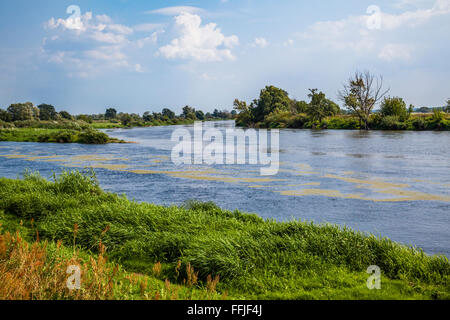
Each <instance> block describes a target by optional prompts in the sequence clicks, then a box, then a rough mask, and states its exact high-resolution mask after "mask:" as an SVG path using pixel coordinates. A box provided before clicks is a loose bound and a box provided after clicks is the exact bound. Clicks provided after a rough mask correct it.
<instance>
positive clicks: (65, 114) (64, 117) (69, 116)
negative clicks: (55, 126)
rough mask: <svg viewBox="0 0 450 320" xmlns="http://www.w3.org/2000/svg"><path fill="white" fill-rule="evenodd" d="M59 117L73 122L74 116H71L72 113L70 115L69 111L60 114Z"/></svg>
mask: <svg viewBox="0 0 450 320" xmlns="http://www.w3.org/2000/svg"><path fill="white" fill-rule="evenodd" d="M59 115H60V116H61V118H63V119H67V120H72V119H73V118H72V116H71V115H70V113H68V112H67V111H61V112H60V113H59Z"/></svg>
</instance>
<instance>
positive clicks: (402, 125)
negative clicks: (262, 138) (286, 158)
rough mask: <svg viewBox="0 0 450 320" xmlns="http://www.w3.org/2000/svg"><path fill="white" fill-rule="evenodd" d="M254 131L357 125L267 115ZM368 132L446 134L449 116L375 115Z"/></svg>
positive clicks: (339, 119) (345, 118)
mask: <svg viewBox="0 0 450 320" xmlns="http://www.w3.org/2000/svg"><path fill="white" fill-rule="evenodd" d="M237 124H238V125H240V126H248V125H249V124H246V123H239V121H238V122H237ZM252 126H254V127H257V128H292V129H332V130H337V129H345V130H360V129H362V126H361V123H360V122H359V119H358V118H357V117H354V116H352V115H337V116H332V117H326V118H324V119H322V120H320V121H319V120H313V119H311V118H310V117H308V116H307V115H306V114H303V113H300V114H295V115H292V114H290V113H289V112H286V113H276V114H272V115H269V116H267V117H266V118H265V120H264V121H262V122H258V123H255V124H252ZM369 127H370V129H371V130H410V131H422V130H428V131H429V130H438V131H439V130H440V131H448V130H450V115H448V114H444V113H440V114H436V115H435V114H413V115H411V116H410V117H409V118H408V119H400V118H399V117H397V116H386V117H382V116H380V115H378V114H374V115H371V116H370V118H369Z"/></svg>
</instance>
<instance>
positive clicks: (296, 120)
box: [288, 113, 308, 129]
mask: <svg viewBox="0 0 450 320" xmlns="http://www.w3.org/2000/svg"><path fill="white" fill-rule="evenodd" d="M306 122H308V117H307V116H306V114H304V113H300V114H296V115H294V116H292V117H291V118H290V119H289V122H288V128H295V129H302V128H303V127H304V126H305V124H306Z"/></svg>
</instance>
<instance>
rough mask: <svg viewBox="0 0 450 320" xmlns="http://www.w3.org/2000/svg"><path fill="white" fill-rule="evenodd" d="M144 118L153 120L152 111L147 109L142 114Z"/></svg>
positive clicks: (146, 120)
mask: <svg viewBox="0 0 450 320" xmlns="http://www.w3.org/2000/svg"><path fill="white" fill-rule="evenodd" d="M142 119H144V121H145V122H152V121H153V116H152V114H151V113H150V112H148V111H146V112H144V114H143V115H142Z"/></svg>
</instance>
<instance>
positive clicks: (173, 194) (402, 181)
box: [0, 121, 450, 256]
mask: <svg viewBox="0 0 450 320" xmlns="http://www.w3.org/2000/svg"><path fill="white" fill-rule="evenodd" d="M206 125H207V126H211V127H215V128H217V129H219V130H223V131H225V130H226V129H227V128H231V127H233V122H230V121H222V122H209V123H206ZM179 127H180V126H175V127H155V128H136V129H118V130H106V131H107V132H108V134H109V135H111V136H113V137H116V138H120V139H124V140H127V141H134V142H137V144H110V145H102V146H100V145H99V146H89V145H77V144H63V145H61V144H35V143H14V142H0V160H1V161H0V175H1V176H7V177H11V178H16V177H17V174H19V173H21V172H22V171H23V170H24V169H25V168H30V169H33V170H39V171H40V172H41V173H42V174H43V175H44V176H50V174H51V172H52V171H59V170H61V168H84V167H92V168H95V170H96V172H97V175H98V177H99V180H100V182H101V185H102V186H103V187H104V188H105V189H107V190H110V191H114V192H118V193H125V194H127V195H128V196H129V197H130V198H134V199H136V200H137V201H149V202H155V203H159V204H165V205H170V204H181V203H182V202H184V201H186V200H189V199H199V200H203V201H215V202H217V203H218V205H220V206H222V207H224V208H228V209H236V208H237V209H240V210H243V211H247V212H256V213H258V214H260V215H261V216H263V217H265V218H274V219H277V220H289V219H292V218H295V219H303V220H313V221H315V222H331V223H337V224H341V225H347V226H350V227H353V228H356V229H359V230H362V231H368V232H372V233H375V234H377V235H383V236H389V237H391V238H392V239H394V240H397V241H400V242H403V243H407V244H414V245H418V246H420V247H423V248H424V249H425V251H426V252H429V253H444V254H446V255H447V256H450V239H449V238H450V237H449V236H448V235H449V231H450V217H449V212H450V210H449V209H450V192H449V191H450V174H449V172H450V170H449V169H450V163H449V160H448V159H449V156H450V154H449V153H450V152H449V148H448V145H449V143H450V133H448V132H439V133H435V132H379V131H370V132H366V131H344V130H342V131H340V130H338V131H336V130H327V131H312V130H282V131H281V132H280V148H281V149H282V150H283V152H282V153H280V171H279V173H278V174H277V175H276V176H273V177H261V176H260V175H259V166H252V165H233V166H225V165H214V166H207V165H190V166H186V165H185V166H175V165H174V164H172V163H171V161H170V153H171V149H172V147H173V145H174V144H175V143H172V142H171V141H170V138H171V134H172V131H173V130H174V128H179ZM182 127H185V128H187V129H188V130H190V131H192V130H193V127H192V126H182ZM240 147H242V148H245V145H244V146H240Z"/></svg>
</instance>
